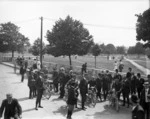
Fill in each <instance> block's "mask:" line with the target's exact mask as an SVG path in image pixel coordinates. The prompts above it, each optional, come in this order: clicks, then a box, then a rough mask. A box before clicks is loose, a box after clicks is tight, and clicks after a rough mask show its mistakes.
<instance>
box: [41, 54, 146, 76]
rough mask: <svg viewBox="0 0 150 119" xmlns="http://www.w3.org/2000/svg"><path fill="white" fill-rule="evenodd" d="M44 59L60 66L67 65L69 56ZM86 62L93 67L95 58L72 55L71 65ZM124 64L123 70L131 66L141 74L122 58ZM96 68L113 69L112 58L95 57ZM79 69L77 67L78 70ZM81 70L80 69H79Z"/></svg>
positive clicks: (79, 64)
mask: <svg viewBox="0 0 150 119" xmlns="http://www.w3.org/2000/svg"><path fill="white" fill-rule="evenodd" d="M44 61H47V62H55V63H57V64H60V65H61V66H66V65H69V58H68V57H64V58H63V57H53V56H48V55H45V56H44ZM85 62H87V67H88V68H94V67H95V59H94V57H92V56H87V55H86V56H78V58H77V59H75V58H74V57H72V66H73V67H74V66H82V64H83V63H85ZM123 64H124V69H123V72H127V71H128V68H129V67H131V68H132V69H133V72H134V73H135V74H136V73H141V74H142V75H144V74H143V72H141V71H140V70H138V69H137V68H136V67H135V66H134V65H132V64H131V63H130V62H128V61H126V60H123ZM96 68H100V69H101V68H102V69H108V70H111V71H113V69H114V60H107V57H104V56H99V57H97V65H96ZM79 70H80V69H79V68H78V71H79ZM80 71H81V70H80Z"/></svg>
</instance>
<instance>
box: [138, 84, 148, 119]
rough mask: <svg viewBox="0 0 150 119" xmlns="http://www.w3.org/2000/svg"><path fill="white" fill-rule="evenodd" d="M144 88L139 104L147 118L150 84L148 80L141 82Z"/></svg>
mask: <svg viewBox="0 0 150 119" xmlns="http://www.w3.org/2000/svg"><path fill="white" fill-rule="evenodd" d="M143 86H144V88H143V90H142V93H141V98H140V104H141V106H142V107H143V109H144V112H145V115H146V119H149V118H150V117H149V116H150V115H149V111H150V84H149V82H147V81H146V82H145V83H144V84H143Z"/></svg>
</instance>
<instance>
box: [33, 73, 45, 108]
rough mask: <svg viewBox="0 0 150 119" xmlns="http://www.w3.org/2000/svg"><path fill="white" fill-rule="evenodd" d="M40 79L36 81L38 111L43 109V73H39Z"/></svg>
mask: <svg viewBox="0 0 150 119" xmlns="http://www.w3.org/2000/svg"><path fill="white" fill-rule="evenodd" d="M37 74H38V76H37V77H38V78H37V80H36V88H37V98H36V106H35V110H38V107H39V108H43V107H42V106H41V99H42V95H43V91H44V85H43V80H42V76H41V75H42V72H39V71H38V73H37Z"/></svg>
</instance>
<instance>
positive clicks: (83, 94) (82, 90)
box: [79, 74, 88, 110]
mask: <svg viewBox="0 0 150 119" xmlns="http://www.w3.org/2000/svg"><path fill="white" fill-rule="evenodd" d="M85 75H86V74H84V75H83V77H82V79H81V81H80V83H79V89H80V94H81V103H82V109H83V110H85V109H86V108H85V107H84V103H85V101H86V94H87V92H88V83H87V80H86V78H85Z"/></svg>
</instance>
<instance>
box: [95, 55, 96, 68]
mask: <svg viewBox="0 0 150 119" xmlns="http://www.w3.org/2000/svg"><path fill="white" fill-rule="evenodd" d="M95 68H96V56H95Z"/></svg>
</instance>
